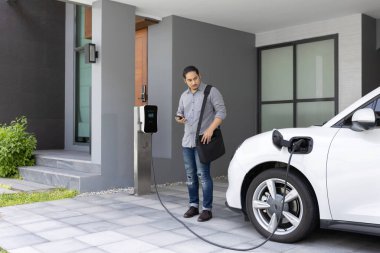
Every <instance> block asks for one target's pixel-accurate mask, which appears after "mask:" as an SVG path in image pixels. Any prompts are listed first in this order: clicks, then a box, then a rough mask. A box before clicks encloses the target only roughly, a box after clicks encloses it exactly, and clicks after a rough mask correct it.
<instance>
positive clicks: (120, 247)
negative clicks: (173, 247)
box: [99, 239, 158, 253]
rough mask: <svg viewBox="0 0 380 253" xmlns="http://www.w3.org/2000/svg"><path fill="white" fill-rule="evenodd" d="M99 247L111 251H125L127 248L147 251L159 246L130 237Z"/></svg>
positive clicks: (116, 252) (135, 250)
mask: <svg viewBox="0 0 380 253" xmlns="http://www.w3.org/2000/svg"><path fill="white" fill-rule="evenodd" d="M99 248H101V249H103V250H105V251H107V252H111V253H125V252H126V250H128V252H145V251H148V250H155V249H158V247H157V246H154V245H153V244H150V243H146V242H144V241H140V240H138V239H129V240H125V241H121V242H116V243H111V244H106V245H102V246H100V247H99Z"/></svg>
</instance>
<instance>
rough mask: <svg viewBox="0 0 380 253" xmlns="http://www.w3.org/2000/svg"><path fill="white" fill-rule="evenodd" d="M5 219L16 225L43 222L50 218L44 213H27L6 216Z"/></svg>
mask: <svg viewBox="0 0 380 253" xmlns="http://www.w3.org/2000/svg"><path fill="white" fill-rule="evenodd" d="M4 219H5V220H7V221H8V222H10V223H12V224H15V225H21V224H28V223H34V222H42V221H46V220H48V218H46V217H44V216H42V215H35V214H30V215H25V216H11V217H4Z"/></svg>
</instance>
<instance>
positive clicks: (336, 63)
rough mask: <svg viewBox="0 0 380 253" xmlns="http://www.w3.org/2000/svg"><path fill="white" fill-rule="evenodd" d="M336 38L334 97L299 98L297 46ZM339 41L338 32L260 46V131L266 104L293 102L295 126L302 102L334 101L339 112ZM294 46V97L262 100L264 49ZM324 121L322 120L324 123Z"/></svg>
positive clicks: (258, 115)
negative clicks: (298, 107)
mask: <svg viewBox="0 0 380 253" xmlns="http://www.w3.org/2000/svg"><path fill="white" fill-rule="evenodd" d="M331 39H333V40H334V97H329V98H312V99H297V46H298V45H301V44H306V43H310V42H318V41H323V40H331ZM338 41H339V36H338V34H331V35H326V36H320V37H314V38H310V39H303V40H296V41H291V42H286V43H280V44H274V45H270V46H263V47H258V75H257V76H258V85H257V94H258V100H257V101H258V104H257V108H258V113H257V117H258V120H257V130H258V133H261V132H262V129H261V123H262V120H261V116H262V115H261V114H262V113H261V111H262V105H265V104H282V103H289V104H290V103H291V104H292V107H293V126H292V127H297V104H298V103H302V102H321V101H334V114H335V115H336V114H337V112H338V102H339V99H338V91H339V90H338V83H339V76H338V75H339V72H338V69H339V68H338V50H339V46H338ZM289 46H292V48H293V99H290V100H274V101H264V102H263V101H262V97H261V54H262V51H264V50H268V49H275V48H281V47H289ZM322 123H323V122H321V125H322Z"/></svg>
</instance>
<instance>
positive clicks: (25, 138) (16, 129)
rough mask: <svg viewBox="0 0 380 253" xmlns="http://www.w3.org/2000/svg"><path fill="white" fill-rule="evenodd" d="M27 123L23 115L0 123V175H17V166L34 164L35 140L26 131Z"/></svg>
mask: <svg viewBox="0 0 380 253" xmlns="http://www.w3.org/2000/svg"><path fill="white" fill-rule="evenodd" d="M27 125H28V122H27V119H26V117H25V116H22V117H20V118H16V120H14V121H12V122H11V124H10V125H6V124H3V125H0V177H14V176H18V169H17V168H18V167H20V166H32V165H34V158H33V151H34V150H35V149H36V145H37V140H36V137H35V136H34V135H33V134H30V133H27V132H26V128H27Z"/></svg>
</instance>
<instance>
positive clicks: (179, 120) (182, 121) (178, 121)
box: [175, 115, 186, 124]
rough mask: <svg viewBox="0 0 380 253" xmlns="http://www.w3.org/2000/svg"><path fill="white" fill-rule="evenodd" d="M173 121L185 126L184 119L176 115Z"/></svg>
mask: <svg viewBox="0 0 380 253" xmlns="http://www.w3.org/2000/svg"><path fill="white" fill-rule="evenodd" d="M175 121H177V123H180V124H185V123H186V118H185V117H182V116H179V115H177V116H175Z"/></svg>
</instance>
